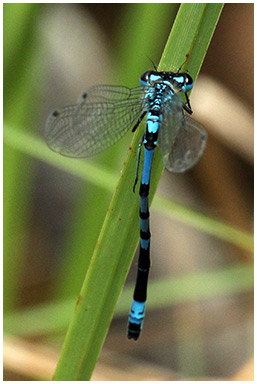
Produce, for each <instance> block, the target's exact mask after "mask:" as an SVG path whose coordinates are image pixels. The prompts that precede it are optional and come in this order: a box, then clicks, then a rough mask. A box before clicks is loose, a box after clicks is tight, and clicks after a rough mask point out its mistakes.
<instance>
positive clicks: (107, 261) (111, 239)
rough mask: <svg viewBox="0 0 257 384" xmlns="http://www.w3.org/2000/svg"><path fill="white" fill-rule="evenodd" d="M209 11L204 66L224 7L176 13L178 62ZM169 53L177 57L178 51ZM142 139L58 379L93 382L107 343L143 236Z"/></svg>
mask: <svg viewBox="0 0 257 384" xmlns="http://www.w3.org/2000/svg"><path fill="white" fill-rule="evenodd" d="M210 7H211V8H212V10H213V12H212V13H215V16H216V18H215V20H214V19H213V18H212V19H211V18H210V16H209V20H207V22H208V25H210V24H211V28H210V29H209V33H208V36H207V38H206V36H205V40H204V42H203V43H202V45H201V47H202V48H203V45H205V50H202V54H201V56H202V57H201V60H200V61H202V60H203V57H204V52H205V51H206V49H207V47H208V44H209V41H210V39H211V36H212V33H213V31H214V29H215V25H216V22H217V20H218V17H219V14H220V12H221V9H222V5H220V4H205V5H204V7H202V6H201V4H185V5H184V6H183V9H182V11H183V12H182V11H181V13H180V11H179V12H178V15H177V18H176V23H178V25H182V26H184V29H185V25H186V27H187V28H186V30H187V33H183V36H182V37H181V36H179V35H176V38H177V39H179V42H180V51H179V53H178V54H177V56H179V57H178V58H177V59H176V60H174V62H176V61H178V60H179V61H180V60H181V57H183V58H185V57H186V55H187V54H188V44H189V47H190V54H192V52H193V51H194V44H196V42H198V41H199V38H200V36H199V35H198V32H199V30H201V25H202V24H203V22H204V23H205V22H206V20H205V18H204V16H205V14H206V12H207V8H210ZM185 10H187V12H185ZM196 14H197V17H196V16H195V15H196ZM185 16H186V19H185ZM178 29H179V28H178ZM192 31H193V33H192ZM202 33H203V31H202ZM172 39H173V34H171V36H170V38H169V40H172ZM173 43H174V42H173ZM169 47H170V43H169V42H168V43H167V47H166V49H165V56H164V57H163V58H162V60H161V63H160V68H164V67H166V68H169V66H170V64H171V61H170V60H169V59H167V58H168V57H169V55H168V54H167V49H168V50H170V49H171V48H169ZM198 49H199V46H198ZM172 52H173V51H172ZM171 54H173V55H174V56H176V52H173V53H171ZM199 67H200V65H199ZM171 69H172V68H171ZM141 135H142V129H138V132H137V134H136V135H135V137H134V139H133V142H132V145H131V147H130V150H129V154H128V157H127V159H126V161H125V163H124V166H123V169H122V172H121V177H120V181H119V183H118V185H117V188H116V191H115V193H114V196H113V199H112V202H111V204H110V207H109V210H108V213H107V216H106V219H105V221H104V224H103V228H102V231H101V234H100V236H99V239H98V242H97V244H96V248H95V251H94V254H93V257H92V260H91V263H90V266H89V270H88V272H87V275H86V278H85V281H84V283H83V286H82V289H81V293H80V296H79V299H78V301H77V305H76V309H75V312H74V315H73V318H72V321H71V323H70V326H69V329H68V332H67V335H66V339H65V342H64V346H63V349H62V353H61V356H60V359H59V362H58V365H57V368H56V372H55V377H54V380H57V381H60V380H66V381H67V380H73V381H74V380H75V381H79V380H89V379H90V377H91V374H92V371H93V369H94V366H95V363H96V360H97V358H98V355H99V353H100V350H101V347H102V345H103V343H104V339H105V336H106V334H107V331H108V328H109V325H110V322H111V319H112V315H113V312H114V308H115V304H116V302H117V300H118V297H119V294H120V291H121V289H122V286H123V284H124V281H125V278H126V275H127V272H128V269H129V266H130V264H131V261H132V258H133V255H134V252H135V249H136V246H137V242H138V237H139V223H138V217H137V216H138V199H137V197H136V196H135V195H134V194H133V193H132V191H131V189H130V188H128V187H127V186H128V185H129V181H130V180H131V178H132V175H133V174H134V169H135V163H136V153H137V143H138V141H139V137H140V136H141ZM160 162H161V160H160V157H158V156H156V157H155V165H154V166H153V170H152V178H153V180H154V183H153V184H154V186H153V191H152V194H151V196H153V192H154V191H155V189H156V188H157V183H158V180H159V178H160V176H161V173H162V169H163V166H161V165H160ZM155 178H156V180H155ZM128 202H129V204H128Z"/></svg>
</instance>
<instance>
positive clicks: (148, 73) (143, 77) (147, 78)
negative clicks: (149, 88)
mask: <svg viewBox="0 0 257 384" xmlns="http://www.w3.org/2000/svg"><path fill="white" fill-rule="evenodd" d="M152 73H153V71H146V72H144V73H143V74H142V75H141V77H140V84H142V85H146V84H148V83H149V81H150V76H151V74H152Z"/></svg>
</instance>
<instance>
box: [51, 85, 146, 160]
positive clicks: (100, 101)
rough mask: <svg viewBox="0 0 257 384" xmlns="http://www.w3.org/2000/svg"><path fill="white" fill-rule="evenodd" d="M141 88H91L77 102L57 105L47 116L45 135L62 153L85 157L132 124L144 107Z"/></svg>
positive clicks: (110, 142)
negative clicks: (61, 105) (56, 108)
mask: <svg viewBox="0 0 257 384" xmlns="http://www.w3.org/2000/svg"><path fill="white" fill-rule="evenodd" d="M144 94H145V91H144V89H143V88H142V87H138V88H134V89H129V88H126V87H120V86H107V85H99V86H95V87H91V88H89V89H88V91H87V92H85V93H84V94H83V95H82V96H81V97H80V99H79V101H78V104H76V105H71V106H67V107H63V108H60V109H58V110H56V111H54V112H52V114H51V115H50V116H49V117H48V119H47V122H46V127H45V138H46V142H47V144H48V145H49V147H50V148H51V149H52V150H53V151H55V152H58V153H61V154H62V155H64V156H68V157H74V158H84V157H88V156H92V155H95V154H97V153H99V152H101V151H103V150H104V149H106V148H108V147H110V146H111V145H113V144H114V143H115V142H117V141H118V140H120V139H121V137H122V136H123V135H124V134H125V133H126V132H127V130H128V129H129V128H130V127H131V126H132V123H133V122H134V121H136V119H137V118H138V117H139V115H140V113H141V112H142V110H143V109H144Z"/></svg>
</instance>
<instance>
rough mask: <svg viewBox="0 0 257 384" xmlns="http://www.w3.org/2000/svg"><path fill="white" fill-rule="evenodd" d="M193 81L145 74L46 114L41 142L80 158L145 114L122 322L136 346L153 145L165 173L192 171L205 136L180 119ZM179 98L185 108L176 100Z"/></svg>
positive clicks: (134, 124) (147, 242)
mask: <svg viewBox="0 0 257 384" xmlns="http://www.w3.org/2000/svg"><path fill="white" fill-rule="evenodd" d="M192 87H193V80H192V78H191V76H190V75H189V74H188V73H180V72H177V73H174V72H157V71H146V72H144V73H143V74H142V76H141V78H140V87H137V88H133V89H129V88H126V87H122V86H108V85H98V86H93V87H91V88H89V89H88V91H86V92H85V93H83V94H82V96H81V97H80V99H79V100H78V102H77V104H75V105H71V106H67V107H63V108H60V109H57V110H55V111H54V112H52V113H51V114H50V116H49V117H48V120H47V122H46V128H45V137H46V141H47V144H48V145H49V147H50V148H51V149H52V150H53V151H55V152H58V153H60V154H61V155H64V156H69V157H73V158H85V157H88V156H93V155H95V154H97V153H99V152H101V151H103V150H104V149H106V148H108V147H110V146H111V145H113V144H114V143H115V142H117V141H118V140H119V139H121V137H122V136H123V135H124V134H125V133H126V132H127V131H128V129H129V128H131V127H133V128H132V132H134V131H135V130H136V129H137V127H138V125H139V123H140V122H141V121H142V119H143V118H144V116H145V115H146V114H147V121H146V130H145V132H144V134H143V137H142V140H141V141H140V143H139V147H138V160H137V167H136V178H135V183H134V189H135V186H136V183H137V179H138V169H139V161H140V153H141V147H142V144H144V162H143V171H142V179H141V184H140V190H139V196H140V252H139V261H138V272H137V280H136V286H135V291H134V297H133V303H132V307H131V311H130V315H129V322H128V338H129V339H134V340H137V339H138V337H139V335H140V331H141V329H142V325H143V319H144V312H145V303H146V294H147V281H148V274H149V269H150V230H149V207H148V195H149V187H150V174H151V168H152V160H153V155H154V151H155V148H156V145H157V142H158V144H159V147H160V150H161V153H162V158H163V162H164V164H165V166H166V168H167V169H168V170H169V171H171V172H175V173H176V172H184V171H186V170H188V169H190V168H192V167H193V166H194V165H195V164H196V163H197V162H198V160H199V158H200V157H201V156H202V154H203V151H204V148H205V145H206V140H207V133H206V131H205V130H204V128H203V127H202V126H201V125H200V124H198V123H196V122H195V121H194V120H192V119H191V118H190V117H188V116H186V115H185V112H187V113H188V114H192V109H191V106H190V102H189V98H188V92H189V91H190V90H191V89H192ZM180 92H182V93H184V94H185V97H186V103H184V102H183V101H182V99H181V98H180V97H179V95H178V94H179V93H180Z"/></svg>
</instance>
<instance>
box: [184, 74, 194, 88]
mask: <svg viewBox="0 0 257 384" xmlns="http://www.w3.org/2000/svg"><path fill="white" fill-rule="evenodd" d="M185 83H186V85H188V86H193V79H192V77H191V76H190V75H189V74H188V73H186V74H185Z"/></svg>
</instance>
